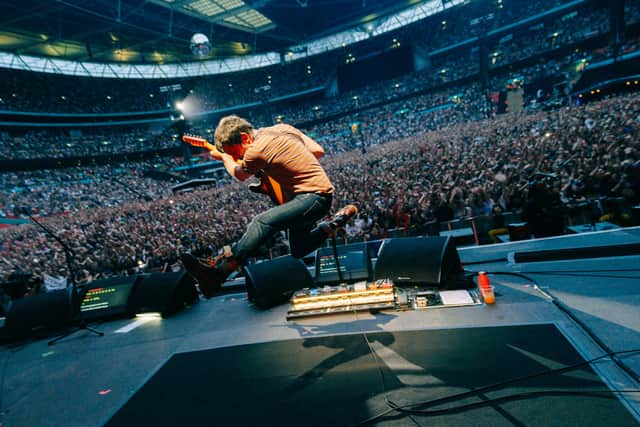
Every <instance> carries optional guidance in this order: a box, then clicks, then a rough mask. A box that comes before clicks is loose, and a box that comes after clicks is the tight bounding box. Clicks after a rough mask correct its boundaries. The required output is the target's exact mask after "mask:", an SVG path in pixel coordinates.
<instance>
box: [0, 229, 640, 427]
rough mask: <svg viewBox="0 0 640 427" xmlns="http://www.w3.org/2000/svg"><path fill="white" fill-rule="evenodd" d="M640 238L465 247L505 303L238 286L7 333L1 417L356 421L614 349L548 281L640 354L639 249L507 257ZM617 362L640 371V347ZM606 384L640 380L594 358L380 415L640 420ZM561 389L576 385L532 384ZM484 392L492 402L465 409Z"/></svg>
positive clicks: (616, 235) (433, 419)
mask: <svg viewBox="0 0 640 427" xmlns="http://www.w3.org/2000/svg"><path fill="white" fill-rule="evenodd" d="M639 242H640V229H639V228H637V227H636V228H633V229H623V230H614V231H607V232H601V233H594V234H581V235H576V236H566V237H560V238H550V239H540V240H536V241H527V242H513V243H507V244H501V245H492V246H484V247H469V248H461V249H460V250H459V253H460V256H461V259H462V262H463V264H464V263H467V268H468V269H470V270H474V271H480V270H484V271H488V272H490V273H493V274H491V275H490V277H491V279H492V284H493V285H494V286H495V289H496V292H497V303H496V304H495V306H485V305H480V306H471V307H455V308H440V309H425V310H414V311H395V310H385V311H382V312H378V313H369V312H360V313H344V314H336V315H332V316H327V317H315V318H307V319H299V320H296V321H291V322H287V321H286V320H285V316H286V312H287V309H288V306H287V305H282V306H278V307H275V308H272V309H269V310H260V309H257V308H255V307H253V306H252V305H250V304H249V303H248V301H247V299H246V295H245V294H243V293H238V294H229V295H221V296H219V297H216V298H213V299H211V300H201V301H200V302H199V303H197V304H194V305H193V306H192V307H191V308H189V309H187V310H184V311H182V312H180V313H178V314H176V315H174V316H172V317H170V318H167V319H160V318H156V317H143V318H136V319H119V320H113V321H109V322H104V323H102V324H94V325H92V326H95V327H96V328H97V329H99V330H101V331H103V332H104V333H105V336H104V337H96V336H94V335H92V334H89V333H86V332H79V333H76V334H74V335H72V336H70V337H68V338H65V339H64V340H62V341H60V342H59V343H58V344H56V345H54V346H52V347H48V346H47V340H46V339H39V340H32V341H29V342H21V343H16V344H12V345H5V346H3V347H2V348H1V353H0V357H1V361H0V363H1V365H0V369H2V372H1V378H0V398H1V400H0V410H1V421H2V424H3V425H4V426H98V425H104V424H106V425H109V426H119V425H169V424H171V425H228V424H234V425H248V424H251V425H255V424H257V423H260V422H261V423H262V424H265V425H293V424H295V425H313V424H315V425H326V424H327V423H328V422H329V421H331V422H332V423H333V424H335V425H353V424H357V423H358V422H361V421H365V420H366V419H368V418H370V417H373V416H375V415H378V414H380V413H381V412H383V411H385V410H387V409H388V408H389V405H390V404H389V403H387V402H386V401H385V396H386V397H387V399H388V400H389V401H391V402H392V403H393V404H397V405H405V404H409V403H420V402H426V401H431V400H433V399H436V398H441V397H446V396H450V395H453V394H456V393H460V392H466V391H469V390H471V389H472V388H475V389H477V388H479V387H482V386H485V385H489V384H493V383H496V382H500V381H506V380H510V379H513V378H515V377H520V376H522V375H528V374H533V373H539V372H543V371H547V370H549V369H560V368H564V367H568V366H570V365H572V364H573V363H576V362H581V361H582V360H590V359H594V358H598V357H601V356H603V354H604V351H603V350H602V348H601V347H600V346H599V345H598V343H597V342H596V340H594V339H593V338H592V337H591V336H589V335H588V334H587V333H586V332H585V330H584V329H583V328H582V327H581V326H580V325H579V323H577V322H576V321H575V320H574V319H573V318H572V317H571V316H569V315H568V314H567V313H565V312H564V311H562V310H560V309H559V308H558V306H557V305H555V304H553V303H552V302H550V301H549V300H548V299H547V298H545V296H544V295H543V294H542V293H540V292H539V291H538V290H537V289H536V287H535V286H534V285H536V284H537V286H539V287H540V288H541V289H542V290H543V291H544V292H547V293H548V294H549V295H552V296H553V297H555V298H557V300H558V301H560V302H561V303H562V304H563V306H564V307H566V308H568V309H569V310H570V313H571V315H573V316H575V318H577V319H578V320H579V321H580V322H582V323H583V324H584V325H586V326H587V327H588V328H589V330H590V331H592V332H593V333H594V334H595V335H596V337H597V340H599V341H601V342H602V343H603V344H604V345H606V346H607V347H608V348H610V349H612V350H613V351H628V350H640V316H639V315H638V313H640V310H639V308H640V267H639V266H640V256H625V257H615V258H595V259H580V260H567V261H554V262H536V263H527V264H518V263H513V262H509V260H508V259H509V254H510V253H513V252H514V251H515V252H517V251H523V250H526V251H530V250H541V249H551V248H570V247H584V246H603V245H616V244H627V243H639ZM484 261H488V262H486V263H485V262H484ZM499 273H507V274H499ZM512 273H517V274H523V275H524V276H516V275H513V274H512ZM529 279H532V280H533V281H535V283H534V282H533V281H532V280H529ZM619 359H620V360H621V361H622V362H624V364H625V365H626V366H627V367H628V368H630V369H631V370H632V371H633V372H634V373H635V375H636V376H637V375H638V374H640V353H627V354H620V355H619ZM559 377H561V379H562V381H560V380H559ZM605 387H607V388H609V389H615V390H630V389H635V390H638V388H639V387H640V384H638V383H636V382H635V381H634V379H633V378H632V377H631V376H630V375H629V374H628V373H627V372H625V371H624V370H623V369H621V368H620V367H619V366H618V365H616V364H615V363H614V361H612V360H611V359H610V358H608V357H605V358H601V359H599V360H598V361H597V362H595V363H593V364H592V365H591V367H590V368H589V367H585V366H583V367H580V368H577V369H576V370H571V371H569V372H566V373H563V374H562V375H560V376H558V375H555V376H553V375H552V376H545V377H543V379H540V378H538V379H536V380H535V381H534V383H533V384H532V383H515V384H511V385H509V387H508V388H504V389H500V390H497V391H493V392H491V393H489V392H487V393H486V394H474V395H472V396H466V395H465V396H464V398H461V399H458V400H455V401H452V402H449V403H448V404H447V405H448V406H438V407H431V406H423V407H417V409H421V410H441V409H445V408H448V409H449V410H448V411H445V412H443V413H440V412H438V413H436V414H433V413H430V414H428V415H426V414H415V415H411V418H409V417H408V415H406V414H399V413H397V412H394V413H391V415H390V416H388V417H387V418H383V419H380V420H377V421H376V423H374V424H377V425H416V424H417V425H434V424H435V425H445V424H446V425H458V424H463V423H464V424H469V425H486V426H495V425H532V426H533V425H535V426H539V425H571V424H574V425H602V424H603V419H602V418H599V417H602V416H605V415H607V414H610V416H611V417H613V418H609V420H610V421H609V424H611V425H638V424H640V423H639V422H638V420H639V419H640V396H639V393H616V396H617V399H611V396H612V394H611V393H608V394H607V398H603V397H602V396H600V395H594V396H591V395H589V396H585V395H580V394H576V393H575V391H576V390H582V391H583V392H586V391H589V390H591V391H593V394H598V393H599V392H598V391H596V390H602V389H603V388H605ZM551 390H564V391H567V392H571V391H572V390H573V392H572V393H571V394H567V395H560V393H557V395H554V394H548V393H547V394H543V395H538V394H533V393H531V392H536V393H537V392H538V391H545V392H549V391H551ZM525 392H526V393H529V394H528V395H522V393H525ZM510 395H514V396H515V395H518V396H520V395H522V396H520V397H518V398H516V397H510ZM475 403H479V406H477V407H475V406H472V407H470V408H469V409H464V410H463V409H461V408H458V409H456V408H455V407H456V406H460V405H466V404H469V405H471V404H475ZM341 405H342V407H341ZM581 405H582V406H581ZM323 408H324V409H323ZM452 408H453V409H452ZM585 408H586V409H585ZM545 411H548V412H547V413H545ZM545 414H546V415H545ZM589 414H591V415H589ZM301 417H304V418H301ZM540 417H542V418H540Z"/></svg>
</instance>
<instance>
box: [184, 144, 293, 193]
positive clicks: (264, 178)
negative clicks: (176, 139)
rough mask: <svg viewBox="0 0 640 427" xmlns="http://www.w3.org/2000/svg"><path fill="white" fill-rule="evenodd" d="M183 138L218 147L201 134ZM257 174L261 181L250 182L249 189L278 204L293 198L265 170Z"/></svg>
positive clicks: (207, 148)
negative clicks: (264, 195)
mask: <svg viewBox="0 0 640 427" xmlns="http://www.w3.org/2000/svg"><path fill="white" fill-rule="evenodd" d="M182 140H183V141H184V142H186V143H187V144H189V145H192V146H194V147H200V148H204V149H206V150H209V151H212V150H215V149H216V147H215V146H214V145H213V144H211V143H210V142H209V141H207V140H206V139H205V138H202V137H201V136H197V135H190V134H184V135H182ZM238 163H239V164H242V160H238ZM255 176H256V178H258V179H259V180H260V182H259V183H253V184H249V186H248V187H249V190H251V191H253V192H254V193H258V194H266V195H267V196H269V198H270V199H271V201H272V202H273V203H274V204H276V205H281V204H283V203H286V202H288V201H289V200H291V198H290V197H289V196H288V195H287V194H286V193H285V192H284V191H283V189H282V186H281V185H280V183H279V182H278V181H276V180H275V179H273V178H272V177H270V176H269V175H266V174H265V173H264V171H258V173H256V174H255Z"/></svg>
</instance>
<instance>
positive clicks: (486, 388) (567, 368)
mask: <svg viewBox="0 0 640 427" xmlns="http://www.w3.org/2000/svg"><path fill="white" fill-rule="evenodd" d="M630 353H640V349H633V350H623V351H617V352H613V353H606V354H603V355H601V356H598V357H594V358H593V359H589V360H586V361H583V362H578V363H575V364H572V365H569V366H565V367H563V368H556V369H549V370H546V371H544V372H538V373H535V374H529V375H524V376H520V377H516V378H512V379H510V380H506V381H501V382H498V383H494V384H489V385H486V386H483V387H479V388H476V389H473V390H469V391H464V392H461V393H455V394H452V395H449V396H445V397H440V398H437V399H432V400H426V401H423V402H414V403H410V404H406V405H402V406H399V405H395V404H393V405H389V406H390V408H389V409H387V410H386V411H383V412H381V413H379V414H377V415H374V416H372V417H370V418H367V419H366V420H363V421H361V422H359V423H358V424H356V426H362V425H366V424H370V423H372V422H374V421H377V420H379V419H381V418H383V417H385V416H387V415H388V414H390V413H392V412H402V411H404V410H408V409H407V408H412V407H415V406H436V405H441V404H443V403H447V402H450V401H456V400H460V399H464V398H467V397H472V396H475V395H477V394H480V393H486V392H489V391H493V390H496V389H500V388H503V387H505V386H507V385H510V384H514V383H517V382H521V381H526V380H530V379H534V378H538V377H542V376H546V375H552V374H562V373H565V372H569V371H572V370H574V369H576V368H580V367H582V366H586V365H590V364H592V363H594V362H597V361H598V360H601V359H605V358H607V357H612V356H618V355H623V354H630ZM559 392H563V393H569V392H570V391H564V390H560V391H559ZM580 392H582V390H574V391H573V393H575V394H579V393H580ZM602 392H603V393H604V392H605V390H603V391H602ZM606 392H609V393H617V392H619V393H637V392H640V390H638V389H631V390H606ZM534 393H542V392H529V394H534ZM521 394H526V393H518V395H521ZM506 397H507V396H505V397H503V398H506ZM503 398H497V399H503ZM497 399H488V400H485V401H482V402H477V403H474V404H472V405H475V406H486V405H488V404H490V403H493V402H495V401H498V400H497ZM467 406H468V405H463V406H461V407H459V408H463V407H467ZM452 409H456V408H450V409H448V410H443V411H445V412H443V413H448V412H447V411H451V410H452ZM432 412H433V411H432ZM426 415H437V414H435V413H431V414H430V413H428V412H427V413H426Z"/></svg>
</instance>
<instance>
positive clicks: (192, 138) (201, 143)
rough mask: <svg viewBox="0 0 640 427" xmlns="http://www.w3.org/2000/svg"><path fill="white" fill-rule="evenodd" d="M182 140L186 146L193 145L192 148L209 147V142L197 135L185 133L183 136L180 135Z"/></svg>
mask: <svg viewBox="0 0 640 427" xmlns="http://www.w3.org/2000/svg"><path fill="white" fill-rule="evenodd" d="M182 140H183V141H184V142H186V143H187V144H190V145H193V146H194V147H202V148H207V146H209V145H210V143H209V141H207V140H206V139H205V138H203V137H201V136H198V135H191V134H188V133H185V134H184V135H182Z"/></svg>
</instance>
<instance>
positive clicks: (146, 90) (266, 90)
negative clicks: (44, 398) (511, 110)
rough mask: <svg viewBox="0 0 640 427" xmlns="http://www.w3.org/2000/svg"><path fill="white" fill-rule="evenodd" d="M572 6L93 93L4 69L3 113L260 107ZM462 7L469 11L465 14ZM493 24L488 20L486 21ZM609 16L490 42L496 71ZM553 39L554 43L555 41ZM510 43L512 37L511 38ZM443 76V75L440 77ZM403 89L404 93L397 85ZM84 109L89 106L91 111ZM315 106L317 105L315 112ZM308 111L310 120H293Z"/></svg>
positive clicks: (452, 66)
mask: <svg viewBox="0 0 640 427" xmlns="http://www.w3.org/2000/svg"><path fill="white" fill-rule="evenodd" d="M565 3H568V0H567V1H560V0H537V1H534V2H531V1H524V0H511V1H508V2H505V3H504V4H502V2H499V3H495V2H470V3H468V4H464V5H462V6H457V7H454V8H452V9H451V10H447V11H444V12H442V13H440V14H437V15H435V16H433V17H429V18H427V19H425V20H423V21H420V22H418V23H415V24H412V25H410V26H407V27H406V28H402V29H399V30H397V31H396V32H392V33H390V34H387V35H384V36H382V37H376V38H373V39H369V40H366V41H364V42H361V43H358V44H355V45H352V46H348V47H345V48H344V49H336V50H333V51H331V52H328V53H324V54H320V55H315V56H311V57H307V58H304V59H301V60H297V61H287V60H286V58H287V57H286V54H285V55H284V56H283V61H282V63H281V64H278V65H274V66H269V67H264V68H261V69H255V70H249V71H246V72H240V73H232V74H224V75H216V76H210V77H202V78H187V79H164V80H162V79H149V80H139V79H103V82H102V83H101V84H100V85H98V86H96V85H95V84H94V79H92V78H84V77H65V76H58V75H54V74H44V73H29V72H17V71H13V70H2V69H0V110H9V111H35V112H46V113H52V112H54V113H98V114H99V113H112V112H119V113H120V112H135V111H152V110H168V109H173V108H174V104H175V101H177V100H181V99H186V100H187V102H188V103H192V104H193V108H197V109H198V110H213V109H219V108H225V107H231V106H236V105H240V104H247V103H255V102H257V103H263V102H265V101H267V100H269V99H273V98H277V97H280V96H283V95H288V94H291V93H295V92H299V91H302V90H306V89H310V88H317V87H325V88H326V87H328V86H330V84H331V82H333V81H334V80H335V78H336V68H337V66H338V64H340V63H344V60H345V57H346V55H348V54H353V55H355V57H360V56H364V55H366V54H370V53H371V52H372V51H380V50H384V49H386V48H388V47H389V45H390V43H391V40H399V41H401V43H411V44H414V45H415V46H417V48H418V49H419V46H424V49H423V51H424V52H426V53H429V52H432V51H437V50H438V49H440V48H444V47H447V46H451V45H454V44H455V43H459V42H461V41H465V40H468V39H469V38H471V37H478V36H479V35H482V34H483V33H485V32H487V31H490V30H493V29H496V28H500V27H503V26H504V25H507V24H510V23H513V22H516V21H519V20H521V19H523V18H525V17H527V16H531V15H535V14H537V13H540V12H541V11H546V10H549V9H552V8H553V7H555V6H558V5H562V4H565ZM460 8H464V12H462V11H461V10H460ZM639 10H640V6H639V5H638V1H637V0H634V1H628V2H627V4H626V13H627V16H626V19H627V25H632V24H634V23H635V22H637V20H638V16H639V15H640V13H639V12H638V11H639ZM488 17H490V19H489V18H488ZM608 22H609V20H608V19H607V16H606V10H605V9H597V8H592V7H590V6H589V5H588V4H586V5H583V6H581V7H580V8H579V9H578V10H577V13H576V15H575V16H574V15H572V13H568V14H566V15H563V16H559V17H555V18H550V19H545V20H543V21H541V22H540V23H538V24H536V25H532V26H531V27H529V28H527V29H525V30H518V31H517V32H515V33H514V34H512V36H513V39H510V40H505V39H504V38H501V39H499V40H496V39H490V40H489V41H488V42H489V46H488V49H489V51H490V53H494V51H498V53H499V55H498V56H494V57H492V59H491V61H492V62H493V63H492V65H494V66H499V65H504V64H509V63H511V62H513V61H515V60H519V59H522V58H523V57H528V56H531V55H533V54H536V53H540V52H544V51H546V50H549V49H550V48H557V47H558V46H562V45H568V44H572V43H576V42H577V41H580V40H583V39H585V38H589V37H593V36H595V35H598V34H602V33H605V32H607V31H608ZM554 34H555V36H554ZM507 39H508V37H507ZM465 49H466V51H463V52H460V51H457V52H453V53H452V54H450V55H449V54H444V55H436V56H435V57H432V58H430V61H431V64H430V65H428V66H427V67H426V68H425V69H424V70H422V71H421V72H417V73H415V74H413V75H410V76H407V77H405V78H404V79H401V80H400V81H398V82H394V83H393V86H391V87H387V88H384V89H385V90H382V91H380V90H379V89H378V88H376V87H375V86H372V87H370V88H367V89H366V90H365V91H366V92H375V93H374V94H368V93H363V94H362V97H361V100H360V106H362V103H363V102H365V103H375V102H379V101H380V100H384V99H385V98H386V97H388V96H390V95H391V96H393V95H394V94H397V93H399V92H400V93H401V92H404V91H415V90H417V89H420V88H427V87H433V86H434V85H438V84H441V83H442V82H446V81H452V80H456V79H458V78H461V77H465V76H468V75H471V74H474V73H477V69H478V62H479V61H478V46H477V45H475V46H468V47H467V48H465ZM442 70H446V72H444V73H443V72H442ZM396 83H398V84H399V86H395V84H396ZM175 84H179V85H180V89H177V90H175V91H173V92H160V87H166V86H171V85H175ZM353 96H354V94H343V95H342V96H341V97H339V98H335V99H331V100H329V102H327V103H325V105H322V106H321V108H320V109H319V110H312V109H311V108H309V109H308V110H305V109H304V108H297V107H295V108H294V109H293V111H282V112H281V113H280V114H282V115H283V116H285V117H287V120H288V121H290V122H299V121H303V120H306V119H308V118H311V119H313V118H315V117H316V116H317V115H318V111H319V112H320V113H319V114H320V115H322V116H324V115H330V114H334V113H335V112H336V111H338V112H339V111H344V109H345V107H351V106H352V104H353V102H352V98H353ZM87 106H91V107H90V108H88V107H87ZM312 107H313V106H312ZM300 110H305V111H306V114H307V115H309V117H308V118H303V117H296V116H295V114H296V112H297V111H300Z"/></svg>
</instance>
